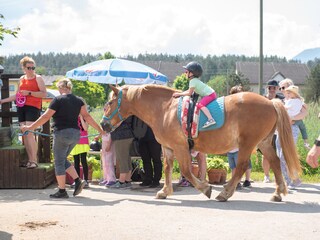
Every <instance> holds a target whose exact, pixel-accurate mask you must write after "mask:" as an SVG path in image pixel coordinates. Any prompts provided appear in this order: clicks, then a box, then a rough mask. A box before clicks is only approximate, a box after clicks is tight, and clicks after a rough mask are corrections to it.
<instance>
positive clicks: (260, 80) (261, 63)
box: [259, 0, 263, 95]
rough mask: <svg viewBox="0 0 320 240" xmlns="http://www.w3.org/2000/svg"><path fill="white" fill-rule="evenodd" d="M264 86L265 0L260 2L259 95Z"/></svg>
mask: <svg viewBox="0 0 320 240" xmlns="http://www.w3.org/2000/svg"><path fill="white" fill-rule="evenodd" d="M262 86H263V0H260V64H259V94H260V95H262V94H263V92H262Z"/></svg>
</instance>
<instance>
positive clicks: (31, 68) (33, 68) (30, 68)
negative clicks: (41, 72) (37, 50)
mask: <svg viewBox="0 0 320 240" xmlns="http://www.w3.org/2000/svg"><path fill="white" fill-rule="evenodd" d="M26 69H28V70H35V69H36V67H26Z"/></svg>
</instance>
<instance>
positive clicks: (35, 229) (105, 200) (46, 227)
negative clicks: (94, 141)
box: [0, 183, 320, 240]
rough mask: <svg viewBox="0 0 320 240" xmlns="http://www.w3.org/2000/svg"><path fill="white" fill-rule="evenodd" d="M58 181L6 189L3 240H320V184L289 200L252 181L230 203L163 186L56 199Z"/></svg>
mask: <svg viewBox="0 0 320 240" xmlns="http://www.w3.org/2000/svg"><path fill="white" fill-rule="evenodd" d="M53 188H54V186H52V187H50V188H47V189H41V190H0V213H1V214H0V239H1V240H8V239H19V240H20V239H32V240H34V239H41V240H42V239H112V240H117V239H130V240H131V239H139V240H140V239H152V240H155V239H175V240H176V239H183V240H188V239H192V240H195V239H201V240H203V239H255V240H256V239H259V240H261V239H267V240H270V239H286V240H289V239H290V240H291V239H308V240H310V239H319V236H320V185H319V184H312V185H311V184H303V185H302V187H301V188H300V190H297V191H291V192H290V194H288V195H287V196H285V197H284V198H283V200H284V201H283V202H281V203H274V202H270V201H269V199H270V197H271V194H272V192H273V191H274V185H273V184H272V183H271V184H264V183H253V188H252V189H244V190H242V191H238V192H236V193H235V195H234V196H233V197H232V198H231V199H230V200H229V201H228V202H225V203H220V202H216V201H215V200H214V197H216V196H217V195H218V193H219V192H220V190H221V188H222V186H215V187H214V190H213V192H212V199H207V198H206V197H205V196H204V195H202V194H200V193H199V192H198V191H196V190H195V189H194V188H191V187H188V188H181V187H175V192H174V195H173V196H170V197H169V198H168V199H166V200H158V199H155V198H154V196H155V193H156V190H154V189H147V188H145V189H141V188H140V187H139V186H138V185H137V184H135V185H134V187H133V189H132V190H107V189H105V188H104V187H100V186H93V185H92V186H91V188H90V189H88V190H87V189H85V190H84V191H83V192H82V194H81V195H80V196H79V197H76V198H74V197H71V196H72V190H68V192H69V196H70V198H69V199H66V200H51V199H49V197H48V195H49V194H50V193H52V192H54V191H55V190H54V189H53Z"/></svg>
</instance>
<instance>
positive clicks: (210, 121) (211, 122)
mask: <svg viewBox="0 0 320 240" xmlns="http://www.w3.org/2000/svg"><path fill="white" fill-rule="evenodd" d="M214 124H216V121H215V120H214V119H213V118H212V119H209V120H208V121H206V123H205V124H203V126H202V128H207V127H210V126H211V125H214Z"/></svg>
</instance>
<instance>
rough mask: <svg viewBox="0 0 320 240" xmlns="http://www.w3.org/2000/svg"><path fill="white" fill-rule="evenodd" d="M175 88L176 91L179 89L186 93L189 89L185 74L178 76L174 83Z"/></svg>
mask: <svg viewBox="0 0 320 240" xmlns="http://www.w3.org/2000/svg"><path fill="white" fill-rule="evenodd" d="M173 87H174V88H175V89H179V90H181V91H185V90H188V89H189V81H188V79H187V77H186V75H185V74H181V75H180V76H177V77H176V79H175V80H174V82H173Z"/></svg>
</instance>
